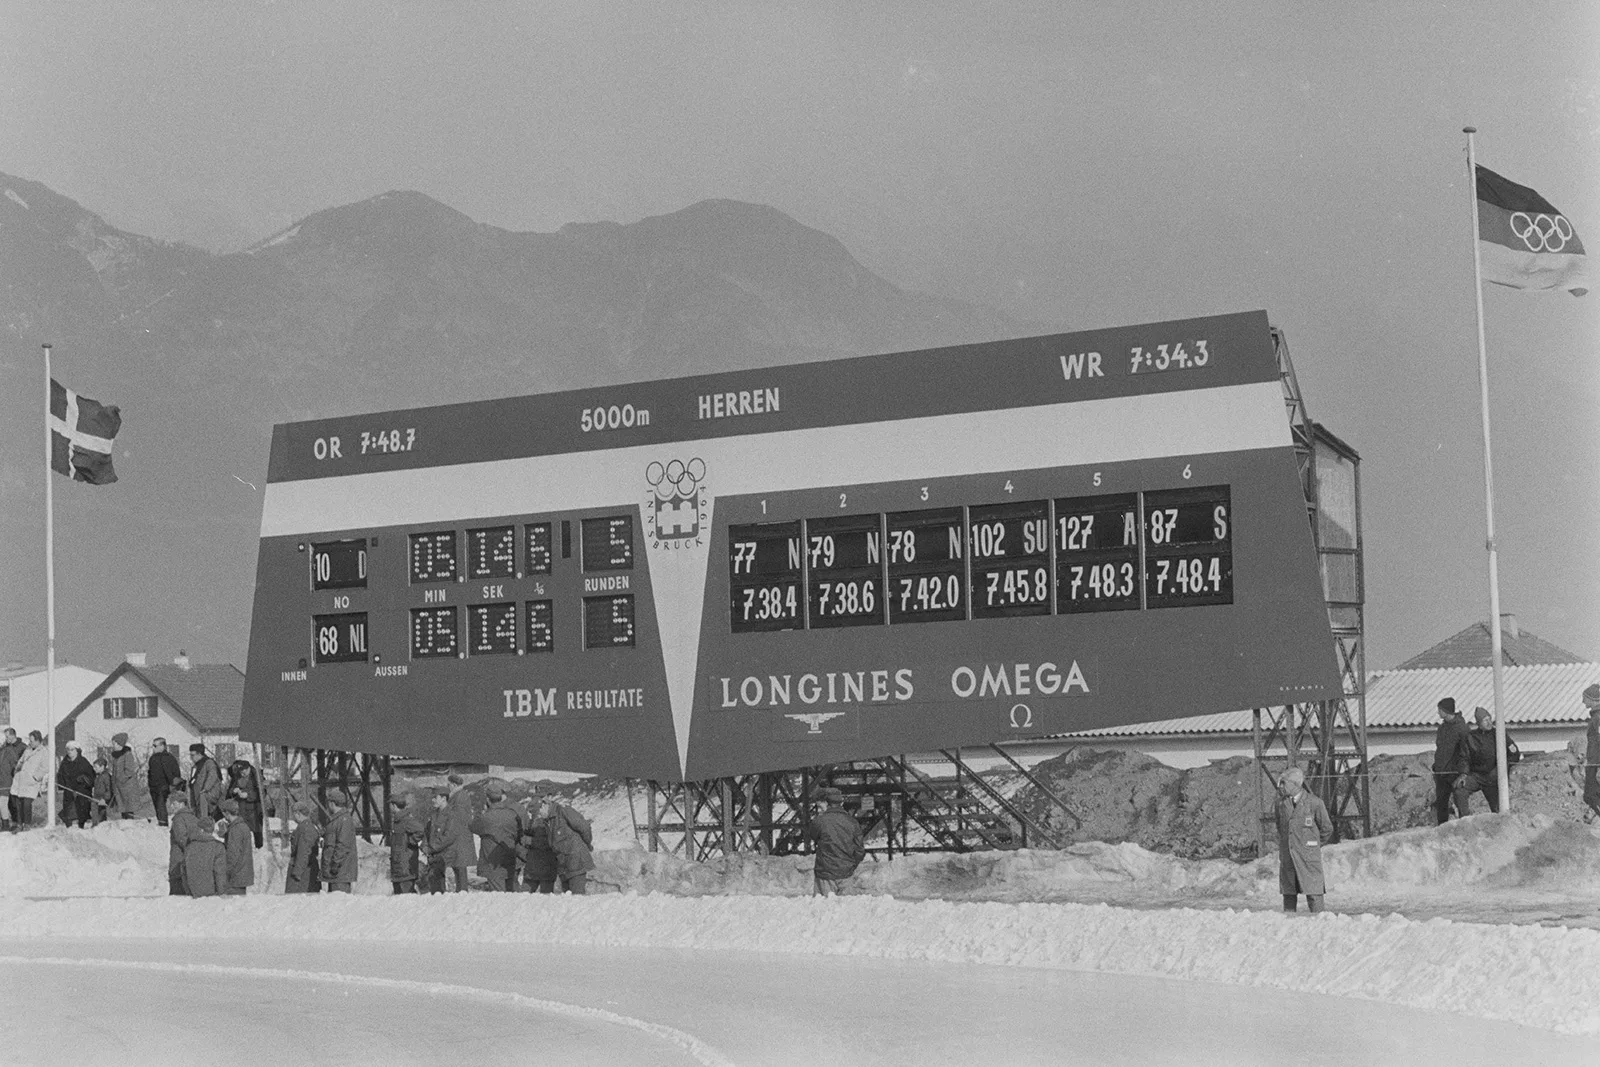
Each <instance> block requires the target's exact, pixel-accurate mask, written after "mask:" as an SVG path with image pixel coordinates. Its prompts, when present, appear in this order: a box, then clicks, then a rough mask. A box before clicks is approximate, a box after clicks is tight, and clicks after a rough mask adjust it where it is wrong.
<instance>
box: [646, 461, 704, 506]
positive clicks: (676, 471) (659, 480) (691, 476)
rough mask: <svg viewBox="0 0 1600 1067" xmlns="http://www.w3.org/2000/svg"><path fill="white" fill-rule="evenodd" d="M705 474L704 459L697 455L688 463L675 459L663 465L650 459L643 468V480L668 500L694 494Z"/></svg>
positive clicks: (657, 494) (657, 493) (684, 497)
mask: <svg viewBox="0 0 1600 1067" xmlns="http://www.w3.org/2000/svg"><path fill="white" fill-rule="evenodd" d="M705 476H706V461H705V460H703V459H701V458H700V457H698V456H696V457H695V458H694V459H691V460H690V461H689V462H688V463H685V462H683V460H681V459H675V460H673V461H672V462H670V463H667V464H665V465H663V464H662V463H661V462H659V461H657V460H652V461H651V463H650V465H649V466H648V467H646V468H645V469H644V480H645V481H646V482H647V483H648V484H649V485H650V488H652V489H654V490H655V491H656V496H658V497H660V498H661V499H662V500H670V499H672V497H673V496H678V497H680V498H683V499H687V498H689V497H692V496H694V494H695V490H696V489H698V488H699V487H700V482H701V481H702V480H704V478H705Z"/></svg>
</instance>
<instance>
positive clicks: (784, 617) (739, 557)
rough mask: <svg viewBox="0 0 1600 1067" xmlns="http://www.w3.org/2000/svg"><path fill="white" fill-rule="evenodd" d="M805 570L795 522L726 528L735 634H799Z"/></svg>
mask: <svg viewBox="0 0 1600 1067" xmlns="http://www.w3.org/2000/svg"><path fill="white" fill-rule="evenodd" d="M804 569H805V549H804V546H803V544H802V543H801V534H800V524H799V523H798V522H772V523H758V524H754V525H750V526H731V527H729V528H728V580H729V609H728V611H729V619H730V621H731V625H732V629H733V632H734V633H736V634H738V633H754V632H761V631H770V630H794V629H798V628H799V627H800V625H801V623H802V622H803V621H804V620H803V618H802V614H801V612H802V610H803V607H804V605H805V593H804V591H803V590H802V588H801V586H802V584H803V581H804V577H805V574H804Z"/></svg>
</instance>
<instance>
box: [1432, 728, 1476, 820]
mask: <svg viewBox="0 0 1600 1067" xmlns="http://www.w3.org/2000/svg"><path fill="white" fill-rule="evenodd" d="M1470 752H1471V739H1470V738H1469V737H1468V736H1467V721H1466V720H1465V719H1464V718H1462V717H1461V713H1460V712H1459V711H1457V710H1456V701H1455V698H1454V697H1445V698H1444V699H1443V700H1441V701H1439V729H1438V730H1437V732H1435V734H1434V742H1433V814H1434V818H1435V819H1437V820H1438V823H1439V825H1440V826H1443V825H1444V824H1445V823H1447V822H1449V821H1450V805H1451V803H1452V802H1454V804H1455V808H1456V817H1457V818H1461V817H1462V816H1464V815H1466V814H1467V792H1466V775H1467V770H1468V765H1469V753H1470Z"/></svg>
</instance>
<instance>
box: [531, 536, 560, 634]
mask: <svg viewBox="0 0 1600 1067" xmlns="http://www.w3.org/2000/svg"><path fill="white" fill-rule="evenodd" d="M546 529H549V527H546ZM526 609H527V616H528V651H529V652H554V651H555V650H556V613H555V602H554V601H550V600H530V601H528V603H527V605H526Z"/></svg>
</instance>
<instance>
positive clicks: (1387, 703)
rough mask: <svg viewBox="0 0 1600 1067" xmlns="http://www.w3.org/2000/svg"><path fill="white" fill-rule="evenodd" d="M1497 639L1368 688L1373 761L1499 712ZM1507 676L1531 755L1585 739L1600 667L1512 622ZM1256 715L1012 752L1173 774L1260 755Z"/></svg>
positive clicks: (1373, 679)
mask: <svg viewBox="0 0 1600 1067" xmlns="http://www.w3.org/2000/svg"><path fill="white" fill-rule="evenodd" d="M1492 648H1493V645H1492V634H1491V632H1490V630H1489V625H1488V624H1487V623H1483V622H1476V623H1473V624H1472V625H1471V626H1468V627H1466V628H1465V629H1463V630H1461V631H1460V632H1459V633H1455V634H1452V635H1450V636H1449V637H1447V638H1445V639H1444V640H1443V641H1440V642H1439V643H1438V644H1436V645H1434V646H1432V647H1431V648H1429V649H1427V650H1426V651H1424V652H1421V653H1419V654H1418V655H1415V656H1413V657H1411V658H1410V659H1408V660H1406V661H1405V662H1404V663H1402V664H1400V665H1399V666H1398V667H1395V668H1393V669H1391V670H1384V671H1375V672H1373V673H1372V674H1371V675H1369V676H1368V678H1367V693H1366V707H1367V755H1368V757H1369V758H1370V757H1373V756H1382V755H1395V756H1404V755H1413V754H1416V753H1420V752H1431V751H1433V743H1434V731H1435V730H1436V729H1437V728H1438V725H1439V714H1438V711H1437V707H1438V703H1439V700H1440V699H1441V698H1442V697H1454V698H1455V702H1456V707H1457V708H1458V709H1460V710H1461V711H1462V713H1463V714H1465V715H1466V717H1467V721H1468V723H1469V724H1470V723H1471V722H1472V711H1473V709H1474V708H1477V707H1484V708H1489V709H1490V710H1493V708H1494V670H1493V667H1492V662H1493V661H1492V656H1491V653H1492ZM1501 655H1502V659H1501V662H1502V664H1504V667H1503V669H1502V671H1501V676H1502V681H1503V683H1504V694H1505V712H1506V727H1507V730H1508V731H1509V733H1510V735H1511V738H1512V740H1514V741H1515V742H1516V743H1517V746H1518V747H1519V748H1520V749H1521V750H1522V751H1523V752H1553V751H1557V750H1559V749H1563V748H1565V747H1567V745H1568V743H1569V742H1571V741H1572V740H1573V739H1574V738H1576V737H1581V736H1582V735H1583V732H1584V729H1585V728H1586V726H1587V725H1588V721H1589V713H1588V710H1587V709H1586V708H1585V707H1584V706H1583V701H1582V699H1581V694H1582V693H1583V690H1584V688H1585V687H1586V686H1589V685H1593V684H1594V683H1596V682H1600V663H1595V662H1593V661H1590V660H1586V659H1584V658H1583V657H1582V656H1579V655H1576V654H1575V653H1572V652H1568V651H1567V650H1566V649H1564V648H1560V647H1558V646H1556V645H1554V644H1551V643H1550V642H1549V641H1546V640H1544V639H1543V638H1540V637H1538V636H1536V635H1534V634H1532V633H1529V632H1528V631H1527V630H1523V629H1521V628H1520V627H1519V626H1518V625H1517V622H1516V618H1515V616H1511V615H1507V616H1504V618H1503V625H1502V628H1501ZM1253 727H1254V713H1253V712H1252V711H1250V710H1244V711H1225V712H1219V713H1217V714H1213V715H1195V716H1188V717H1185V718H1177V719H1163V720H1160V721H1158V722H1143V723H1135V724H1133V725H1130V726H1112V727H1107V728H1104V729H1100V730H1085V731H1083V732H1081V733H1074V734H1066V735H1062V736H1061V737H1054V738H1048V739H1044V740H1040V741H1034V742H1028V743H1024V744H1016V745H1008V746H1007V749H1008V750H1009V751H1011V752H1013V753H1014V754H1016V755H1017V756H1018V758H1019V759H1020V758H1023V753H1024V752H1026V756H1027V760H1026V761H1028V762H1031V761H1033V760H1037V759H1042V758H1048V757H1049V756H1052V755H1055V754H1057V753H1059V752H1063V751H1066V750H1067V749H1069V748H1073V747H1076V746H1078V745H1092V746H1094V747H1096V748H1121V749H1129V750H1134V751H1138V752H1142V753H1144V754H1145V755H1148V756H1151V757H1153V758H1155V759H1158V760H1160V761H1161V762H1163V763H1165V764H1168V765H1169V766H1172V767H1180V768H1186V767H1200V766H1204V765H1205V764H1206V763H1207V762H1209V761H1211V760H1218V759H1227V758H1228V757H1230V756H1241V755H1242V756H1250V755H1254V754H1255V740H1254V734H1253V732H1252V731H1253Z"/></svg>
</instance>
